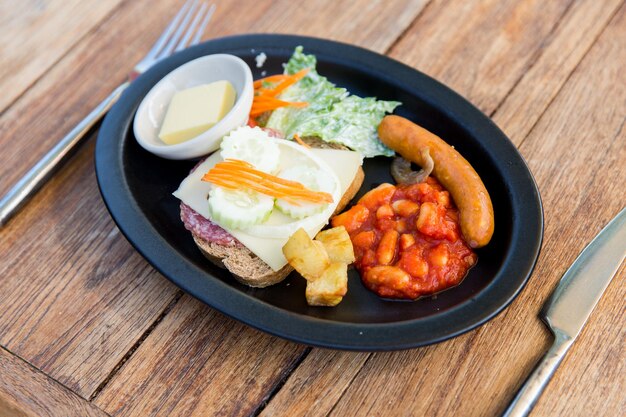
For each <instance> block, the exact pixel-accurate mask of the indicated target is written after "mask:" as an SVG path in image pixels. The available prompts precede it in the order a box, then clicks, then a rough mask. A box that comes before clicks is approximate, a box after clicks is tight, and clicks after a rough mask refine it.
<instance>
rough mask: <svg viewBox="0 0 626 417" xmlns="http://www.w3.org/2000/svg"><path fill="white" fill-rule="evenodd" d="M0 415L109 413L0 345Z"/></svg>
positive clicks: (97, 415)
mask: <svg viewBox="0 0 626 417" xmlns="http://www.w3.org/2000/svg"><path fill="white" fill-rule="evenodd" d="M0 415H2V416H3V417H28V416H40V417H46V416H50V417H53V416H67V417H72V416H76V417H79V416H80V417H87V416H90V417H91V416H93V417H105V416H107V415H108V414H106V413H105V412H104V411H102V410H100V409H99V408H97V407H96V406H94V405H93V404H90V403H89V402H87V401H85V400H84V399H82V398H80V397H79V396H78V395H76V394H74V393H73V392H72V391H70V390H69V389H67V388H65V387H64V386H63V385H61V384H59V383H58V382H56V381H54V380H53V379H51V378H49V377H47V376H46V375H44V374H43V373H41V372H39V371H37V370H36V369H34V368H33V367H32V366H31V365H29V364H28V363H26V362H24V361H23V360H21V359H20V358H18V357H16V356H14V355H12V354H10V353H9V352H7V351H6V350H4V349H1V348H0Z"/></svg>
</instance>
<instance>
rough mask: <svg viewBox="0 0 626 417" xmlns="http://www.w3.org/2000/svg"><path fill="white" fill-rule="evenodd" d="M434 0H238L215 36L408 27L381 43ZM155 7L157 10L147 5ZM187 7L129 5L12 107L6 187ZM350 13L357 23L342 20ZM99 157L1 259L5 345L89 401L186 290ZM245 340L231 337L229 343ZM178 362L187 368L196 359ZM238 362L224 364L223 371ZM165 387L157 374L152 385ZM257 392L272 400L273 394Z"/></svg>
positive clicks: (15, 227)
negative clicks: (171, 276) (140, 234)
mask: <svg viewBox="0 0 626 417" xmlns="http://www.w3.org/2000/svg"><path fill="white" fill-rule="evenodd" d="M423 4H424V2H423V1H413V0H411V1H405V2H394V4H393V6H391V7H390V6H389V5H386V4H383V3H376V4H374V6H372V5H371V3H370V2H361V6H362V7H361V8H360V9H361V10H362V13H361V14H359V15H358V16H356V18H355V19H352V17H354V16H352V14H353V13H354V7H356V6H354V3H342V5H334V3H333V2H332V1H330V0H328V1H327V2H326V3H320V8H319V10H317V11H316V13H315V14H312V15H311V16H310V19H309V20H308V22H309V24H308V25H303V24H302V22H303V20H302V19H301V18H300V19H296V18H295V16H298V14H299V13H301V6H300V5H299V4H297V3H295V2H286V1H277V2H272V1H261V2H259V1H251V0H249V1H247V3H243V2H238V3H237V7H235V6H234V5H233V3H232V2H226V3H224V4H223V5H222V4H220V5H219V7H218V10H217V13H216V15H215V16H214V20H213V22H212V23H211V25H210V31H209V32H208V34H207V37H213V36H220V35H224V34H227V33H231V32H232V31H234V32H239V33H242V32H248V31H250V25H251V24H252V25H253V26H254V27H255V28H256V29H258V30H259V31H263V30H267V31H271V30H273V29H274V27H275V25H276V24H277V23H276V22H275V20H274V19H276V18H277V16H284V15H291V16H294V19H292V21H289V22H283V23H281V24H280V25H281V27H282V30H283V31H287V32H295V33H312V31H318V32H320V31H322V30H325V31H329V32H327V34H328V36H331V37H334V38H337V39H342V40H344V41H350V42H353V43H355V42H372V43H373V44H375V45H377V46H376V47H378V48H381V50H384V49H386V48H388V47H389V46H390V45H391V44H392V43H393V41H394V40H395V39H396V38H397V37H398V36H399V34H400V33H401V32H402V30H403V29H404V27H402V26H399V25H394V26H392V27H390V28H387V29H386V30H385V31H383V32H382V33H381V34H380V35H379V36H378V37H377V39H375V40H374V35H373V33H374V32H372V31H371V28H370V25H371V24H372V22H377V23H381V22H389V21H391V20H393V19H394V16H398V15H401V14H402V13H404V15H403V17H402V19H401V21H402V22H405V23H406V24H408V23H409V22H410V21H411V20H412V17H411V16H415V15H417V13H419V11H420V10H421V7H422V6H423ZM324 5H326V6H328V7H321V6H324ZM148 9H149V10H150V13H145V11H146V10H148ZM175 10H176V7H174V6H173V5H172V4H171V2H170V1H167V0H160V1H151V0H143V1H133V2H126V3H124V4H122V5H121V6H120V7H119V8H118V9H117V10H116V11H115V13H113V14H112V15H111V17H110V18H109V19H107V20H106V21H105V22H103V24H102V25H101V26H99V27H98V29H97V31H95V32H94V33H93V34H90V35H89V36H87V37H86V38H85V39H84V40H83V41H81V43H80V44H79V45H78V46H77V47H76V48H75V49H73V50H72V51H71V52H70V53H69V54H68V55H67V56H66V57H64V58H63V59H62V60H61V61H60V62H59V63H58V64H57V65H56V66H54V68H52V70H51V71H50V72H49V73H48V74H47V76H46V77H44V78H43V79H41V80H40V81H39V82H37V83H36V84H35V85H34V86H33V87H32V88H31V89H29V90H28V92H27V93H26V94H24V95H23V96H22V97H20V99H19V100H18V101H17V102H16V103H15V104H14V105H13V106H11V108H9V109H8V110H7V111H6V112H5V113H4V114H3V115H2V117H1V118H0V146H2V149H3V152H2V153H0V190H1V191H0V193H1V192H3V191H4V190H6V189H7V188H8V187H9V184H11V183H13V182H14V181H15V180H16V179H17V177H18V175H19V174H20V173H22V172H24V171H25V169H26V168H27V167H28V166H30V165H31V164H32V163H33V162H34V160H35V159H36V158H38V157H39V156H40V155H41V154H42V153H43V152H44V151H45V150H46V149H47V148H48V147H49V146H51V144H52V143H54V142H55V141H56V140H57V139H58V138H59V137H60V136H61V135H62V133H63V132H66V131H68V130H69V129H70V128H71V126H72V125H73V124H75V123H76V122H77V121H78V120H79V119H80V118H81V117H83V116H84V115H85V114H86V113H87V112H88V111H89V109H90V108H91V107H92V106H94V105H95V104H96V103H97V102H98V101H99V100H100V99H102V98H103V97H104V96H106V94H107V93H108V92H109V91H111V89H112V88H113V87H114V86H115V85H116V84H117V83H118V82H121V81H122V80H123V78H124V74H125V72H126V71H127V69H128V68H129V64H130V63H132V62H136V61H137V60H138V59H139V58H140V57H141V55H143V53H144V51H147V50H148V48H149V46H150V45H151V44H152V43H153V42H154V40H155V39H156V37H157V35H158V33H159V32H160V31H161V30H162V28H163V27H164V25H165V23H166V22H167V21H168V20H169V19H170V18H171V15H172V12H173V11H175ZM242 10H247V11H250V13H241V11H242ZM299 10H300V12H299ZM137 16H142V18H141V19H138V18H137ZM251 16H252V17H251ZM253 17H254V19H252V18H253ZM348 18H350V19H352V20H351V23H350V24H342V22H343V23H346V22H347V20H349V19H348ZM248 19H252V20H248ZM329 22H332V23H331V24H329ZM360 29H363V30H362V31H361V30H360ZM105 34H108V35H109V36H104V35H105ZM110 34H114V35H112V36H111V35H110ZM51 36H52V35H51ZM121 45H123V46H124V47H123V48H122V47H121ZM24 138H27V139H28V140H24ZM92 158H93V144H90V145H88V146H87V147H84V148H83V149H81V150H79V152H78V153H77V155H76V156H75V158H74V160H72V161H70V163H69V165H67V166H66V167H65V169H63V170H62V171H61V172H60V173H59V174H57V176H56V177H55V178H54V179H53V180H52V181H51V182H50V183H49V184H48V185H47V186H46V187H45V188H44V190H43V191H42V192H40V193H39V194H38V195H37V196H36V197H35V199H34V200H33V201H32V202H31V203H30V204H28V205H27V206H26V207H25V208H24V209H23V211H22V212H21V213H20V214H19V215H18V216H17V217H16V218H14V219H13V221H12V222H10V223H9V225H8V227H6V228H4V229H2V230H1V231H0V233H1V234H2V239H0V251H2V253H6V254H7V256H4V257H3V258H2V261H1V262H0V274H1V275H2V276H3V280H1V281H0V343H1V344H2V345H4V346H6V347H7V348H8V349H9V350H11V351H13V352H15V353H17V354H19V355H20V356H22V357H24V358H25V359H27V360H28V361H29V362H31V363H33V364H34V365H35V366H37V367H38V368H40V369H42V370H43V371H44V372H46V373H48V374H49V375H51V376H52V377H54V378H55V379H57V380H59V381H60V382H62V383H63V384H65V385H67V386H69V387H70V388H72V389H73V390H75V391H76V392H77V393H79V394H80V395H81V396H83V397H85V398H90V397H92V396H93V395H95V394H96V393H97V390H98V387H99V386H100V385H101V384H103V383H105V382H106V380H107V378H108V377H109V375H110V374H111V372H112V371H113V370H114V369H115V368H116V366H117V365H118V364H119V363H120V361H122V360H124V359H125V355H126V353H127V352H128V351H129V350H130V349H131V348H133V346H134V345H135V344H137V343H138V342H139V341H141V337H142V335H144V333H145V332H147V331H148V330H149V329H150V326H151V325H152V324H153V323H154V322H155V320H157V319H158V318H159V317H160V315H161V314H162V313H163V311H164V310H165V309H166V308H167V306H168V305H170V304H171V302H172V301H173V300H175V299H176V297H177V294H178V290H177V289H176V288H175V287H174V286H172V285H171V284H169V283H168V282H167V281H165V280H164V279H163V278H161V277H160V276H159V275H158V274H157V273H156V272H154V271H153V270H152V268H151V267H150V266H149V265H147V264H146V263H145V262H144V261H143V260H142V259H141V258H140V257H139V256H138V255H137V254H136V253H135V252H134V251H133V249H132V248H131V247H130V246H129V245H128V244H127V243H126V242H125V240H124V239H123V238H122V237H121V236H120V235H119V233H118V232H117V229H116V228H115V226H114V225H113V223H112V221H111V220H110V219H109V216H108V214H107V213H106V210H105V208H104V205H103V204H102V202H101V201H100V197H99V195H98V192H97V187H96V183H95V178H94V174H93V170H92ZM9 249H10V250H9ZM42 259H43V260H45V262H41V260H42ZM216 320H217V319H216ZM219 320H222V321H223V322H224V323H229V325H230V326H232V325H233V324H232V322H231V321H229V320H227V319H224V318H220V319H219ZM158 328H159V327H157V329H158ZM256 334H257V333H256V332H253V333H250V336H249V337H251V338H255V337H256V338H259V340H265V339H264V337H265V336H260V335H259V336H252V335H256ZM179 337H181V338H184V335H179ZM238 337H239V336H238V335H237V334H234V333H228V340H229V341H228V343H231V342H232V341H233V340H235V341H236V340H237V338H238ZM231 339H232V340H231ZM271 340H274V339H271ZM177 342H180V340H179V339H177ZM220 343H226V342H225V341H221V342H220ZM280 346H281V345H280V343H278V342H276V341H274V342H273V343H270V344H269V346H268V349H267V351H264V352H257V355H258V357H256V356H255V359H254V360H260V361H263V360H265V359H264V358H269V357H272V356H273V355H276V354H277V350H280V349H282V348H280ZM140 351H141V348H140ZM300 353H301V350H299V349H292V350H291V351H290V352H289V355H290V356H289V360H285V361H283V362H280V363H281V364H289V363H291V362H292V361H293V360H295V358H298V357H299V355H300ZM235 359H236V358H234V359H233V360H235ZM243 359H246V360H252V359H251V356H250V353H249V352H240V356H239V360H243ZM133 363H134V364H136V363H137V362H133ZM277 363H278V362H277ZM178 366H182V367H184V366H185V362H180V363H178ZM216 366H217V365H216ZM277 366H278V365H277ZM281 366H282V365H281ZM124 369H125V373H124V375H126V376H128V377H129V378H131V377H132V376H133V375H134V373H133V368H132V367H128V366H126V367H124ZM228 369H229V368H227V367H226V365H224V368H222V369H221V370H220V371H219V372H228ZM269 371H271V372H275V373H270V374H269V377H268V378H270V379H271V378H273V377H278V378H280V377H281V375H282V373H281V372H283V371H284V369H282V368H276V369H273V370H269ZM268 381H269V379H268ZM243 382H245V381H242V383H243ZM277 382H278V381H274V382H273V383H277ZM160 383H161V381H158V380H150V384H160ZM126 388H128V387H126ZM254 392H255V393H258V395H259V396H260V397H259V398H261V397H263V395H265V392H266V391H264V390H259V391H254ZM120 395H123V393H120ZM202 395H208V394H207V393H203V394H202ZM257 400H258V398H257ZM251 401H252V400H251ZM251 404H252V403H251ZM232 406H233V407H235V406H236V404H232ZM129 407H132V406H131V405H129ZM177 407H181V405H177Z"/></svg>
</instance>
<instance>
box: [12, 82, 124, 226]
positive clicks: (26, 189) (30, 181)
mask: <svg viewBox="0 0 626 417" xmlns="http://www.w3.org/2000/svg"><path fill="white" fill-rule="evenodd" d="M128 85H129V83H128V82H125V83H124V84H122V85H120V86H119V87H117V88H116V89H115V90H114V91H113V92H112V93H111V94H110V95H109V96H108V97H107V98H105V99H104V100H103V101H102V102H101V103H100V104H99V105H98V106H97V107H96V108H95V109H93V110H92V111H91V113H89V114H88V115H87V117H85V118H84V119H83V120H81V122H80V123H78V124H77V125H76V126H75V127H74V129H72V130H71V131H70V132H69V133H68V134H67V135H65V137H63V139H61V140H60V141H59V142H58V143H57V144H56V145H55V146H54V147H53V148H52V149H50V151H48V153H47V154H45V155H44V156H43V158H41V159H40V160H39V162H37V163H36V164H35V166H33V167H32V168H31V169H30V171H28V172H27V173H26V174H25V175H24V176H23V177H22V178H21V179H20V180H19V181H18V182H17V183H16V184H15V185H14V186H13V187H12V188H11V189H10V190H9V191H8V192H7V194H6V195H5V196H4V197H2V199H0V228H1V227H2V226H3V225H4V224H5V223H6V222H8V221H9V219H10V218H11V217H12V216H13V215H14V214H15V213H16V212H17V211H18V210H19V209H20V207H21V206H22V205H23V204H24V203H25V202H26V200H28V199H29V198H30V197H31V196H32V195H33V194H35V192H36V191H37V190H38V189H39V188H40V187H41V186H42V185H43V184H44V183H45V182H46V180H47V179H48V178H49V177H50V176H51V175H52V173H53V171H54V170H55V169H56V168H58V166H59V165H60V164H61V162H62V161H63V159H64V158H65V156H66V155H67V154H68V153H69V152H70V151H71V150H72V149H73V148H74V147H76V145H77V144H78V143H79V142H80V140H81V139H82V137H83V136H84V135H85V133H87V131H88V130H89V129H90V128H91V127H92V126H93V125H95V124H96V123H97V122H98V121H99V120H100V119H101V118H102V116H104V114H105V113H106V112H107V111H108V110H109V109H110V108H111V106H113V104H115V102H116V101H117V99H118V98H119V97H120V95H121V94H122V92H123V91H124V90H125V89H126V87H128Z"/></svg>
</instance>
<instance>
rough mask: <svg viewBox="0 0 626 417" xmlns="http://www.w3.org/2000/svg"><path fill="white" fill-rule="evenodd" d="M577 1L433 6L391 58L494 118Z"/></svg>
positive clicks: (488, 0)
mask: <svg viewBox="0 0 626 417" xmlns="http://www.w3.org/2000/svg"><path fill="white" fill-rule="evenodd" d="M570 3H571V1H569V0H564V1H563V0H562V1H550V2H544V1H537V0H521V1H520V0H508V1H501V0H475V1H465V2H462V3H461V4H458V5H455V6H450V5H449V4H448V3H447V2H446V1H444V0H438V1H434V2H432V3H431V4H430V5H429V7H427V8H426V9H425V10H424V13H423V15H422V16H420V18H419V20H418V21H417V22H415V24H414V25H412V26H411V29H410V30H409V31H407V33H406V34H405V35H404V37H403V38H402V40H401V41H400V42H398V44H396V45H395V46H394V48H393V49H392V50H391V52H390V55H391V56H392V57H394V58H396V59H399V60H401V61H403V62H405V63H406V64H408V65H410V66H412V67H415V68H417V69H418V70H420V71H422V72H425V73H426V74H429V75H432V76H434V77H435V78H436V79H437V80H439V81H442V82H443V83H445V84H446V85H448V86H449V87H451V88H452V89H454V90H455V91H456V92H458V93H460V94H461V95H463V96H464V97H465V98H467V99H469V100H470V101H471V102H472V103H474V104H475V105H476V106H477V107H478V108H480V109H481V110H482V111H484V112H486V113H488V114H489V113H491V112H492V111H493V110H494V109H495V108H496V107H497V105H498V104H499V103H500V102H501V100H502V98H503V97H504V96H505V95H506V94H507V93H508V92H509V91H510V89H511V88H512V87H513V85H515V83H516V82H517V80H519V78H520V77H521V76H522V75H523V74H524V72H525V71H526V70H527V69H528V68H530V67H531V65H532V64H533V62H534V59H535V57H536V56H537V54H538V53H539V51H540V50H541V48H542V46H543V43H544V42H545V41H546V38H547V37H548V36H549V35H550V33H551V32H552V31H553V30H554V27H555V26H556V25H557V23H558V22H559V21H560V19H561V18H562V16H563V14H564V13H565V11H566V10H567V8H568V7H569V4H570Z"/></svg>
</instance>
